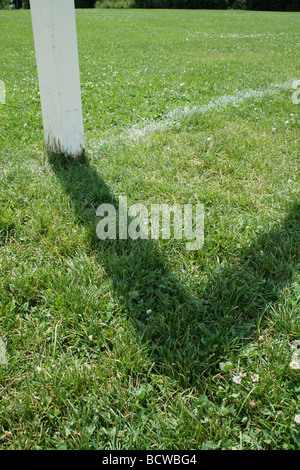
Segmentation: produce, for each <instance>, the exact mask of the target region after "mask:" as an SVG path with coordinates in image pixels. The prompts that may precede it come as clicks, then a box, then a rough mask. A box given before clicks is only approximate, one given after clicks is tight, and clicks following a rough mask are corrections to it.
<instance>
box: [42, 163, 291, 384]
mask: <svg viewBox="0 0 300 470" xmlns="http://www.w3.org/2000/svg"><path fill="white" fill-rule="evenodd" d="M50 163H51V165H52V168H53V171H54V173H55V175H56V177H57V178H58V180H59V181H60V183H61V185H62V187H63V189H64V191H65V193H66V194H67V195H68V196H69V197H70V199H71V201H72V203H73V205H74V209H75V212H76V214H77V217H78V223H82V224H84V225H85V226H86V227H88V229H89V230H90V247H91V249H92V250H93V252H94V254H95V257H96V259H97V260H98V261H99V263H101V265H102V266H103V267H104V268H105V270H106V273H107V274H108V275H109V276H110V278H111V280H112V282H113V285H114V289H115V294H116V297H117V299H118V302H119V304H120V305H121V307H122V309H123V311H124V312H125V313H126V315H127V316H128V318H129V319H130V321H131V322H132V323H133V324H134V326H135V328H136V331H137V334H138V338H139V340H140V342H141V343H142V344H145V343H146V344H147V348H148V351H149V355H150V357H151V360H153V362H154V363H155V368H156V370H157V371H159V372H160V373H164V374H167V375H169V376H171V377H173V378H176V379H177V380H179V381H180V382H181V383H182V384H184V385H185V386H193V385H195V384H196V383H197V382H198V381H199V380H200V378H201V377H202V376H203V375H204V374H206V373H208V372H209V371H214V372H215V371H216V369H215V368H216V367H217V365H218V364H219V362H220V361H221V360H222V359H224V358H228V355H229V357H230V354H231V352H232V350H233V349H234V348H236V347H240V346H241V345H242V344H244V343H245V342H247V341H248V340H249V339H250V338H251V336H252V338H253V334H254V333H255V332H257V325H258V324H260V322H263V321H264V314H265V312H266V309H267V307H268V305H269V304H274V303H276V301H278V300H279V299H280V298H281V299H282V295H283V291H284V289H285V288H288V286H289V284H290V283H291V282H292V280H293V273H294V271H295V269H296V266H297V264H298V263H299V239H300V230H299V227H300V224H299V221H300V206H299V204H295V205H293V206H292V207H291V208H290V210H289V213H288V215H287V217H286V219H285V220H284V221H283V222H282V223H281V224H280V225H279V226H278V227H277V228H274V229H272V230H271V231H270V232H268V233H260V234H259V235H258V237H257V239H256V241H255V242H254V243H253V244H252V245H251V246H249V247H247V248H246V249H241V250H240V252H239V256H238V257H237V258H235V260H234V261H233V262H232V264H231V265H228V266H226V265H223V266H220V267H219V268H218V269H217V270H214V271H212V272H211V273H210V274H209V276H208V279H207V281H206V283H205V284H202V286H201V287H200V285H199V291H198V292H197V298H196V297H195V296H192V295H190V294H189V293H188V290H187V289H186V288H185V287H184V286H183V285H182V284H181V283H180V282H179V281H178V280H177V279H176V277H175V276H174V275H173V274H172V272H171V270H170V268H169V267H168V261H167V259H166V257H165V256H164V254H163V253H162V251H161V249H160V246H159V243H157V242H155V241H151V240H138V241H132V240H126V241H123V240H106V241H105V242H103V241H100V240H99V239H98V238H97V235H96V224H97V220H96V208H97V207H98V206H99V205H100V204H103V203H110V204H113V205H114V206H115V207H116V208H118V201H116V200H115V198H114V196H113V195H112V193H111V191H110V189H109V187H108V186H107V184H106V183H105V182H104V181H103V179H102V178H101V176H100V175H99V173H98V172H97V171H96V170H95V169H94V168H93V167H91V166H90V164H89V163H88V162H87V161H85V162H83V163H81V164H79V163H68V164H67V165H62V164H61V163H59V162H58V161H54V160H52V161H51V160H50ZM204 249H205V247H204ZM195 259H196V260H197V254H196V255H195V258H194V262H195ZM298 330H299V325H298ZM298 334H299V331H298Z"/></svg>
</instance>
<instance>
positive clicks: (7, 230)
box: [0, 10, 300, 449]
mask: <svg viewBox="0 0 300 470" xmlns="http://www.w3.org/2000/svg"><path fill="white" fill-rule="evenodd" d="M76 14H77V31H78V41H79V55H80V68H81V83H82V100H83V109H84V125H85V134H86V146H87V162H86V163H85V164H81V165H78V164H74V165H68V166H66V167H64V166H61V165H59V164H58V163H57V162H53V161H50V160H49V159H48V158H47V157H46V154H45V148H44V140H43V129H42V117H41V110H40V102H39V93H38V81H37V73H36V66H35V56H34V48H33V37H32V30H31V22H30V12H28V11H8V12H3V11H1V12H0V23H1V25H0V27H1V33H0V34H1V36H0V38H1V42H0V44H1V64H0V80H3V81H4V82H5V85H6V104H5V105H0V106H1V107H0V113H1V114H0V117H1V120H0V145H1V157H0V158H1V159H0V265H1V280H0V312H1V313H0V314H1V317H0V337H1V338H2V340H3V341H4V343H5V345H6V355H7V357H8V363H7V364H6V365H5V364H2V365H0V390H1V400H2V401H1V408H0V439H1V441H0V442H1V445H2V448H4V449H35V448H39V449H55V448H61V449H63V448H67V449H116V448H120V449H201V448H212V449H232V448H235V449H282V448H284V449H298V448H299V445H300V441H299V439H300V437H299V430H300V427H299V425H297V423H296V422H295V416H297V415H299V413H300V408H299V399H298V398H299V370H297V369H292V368H291V367H290V362H291V357H292V352H293V351H292V348H291V343H292V341H294V340H296V339H300V338H299V337H300V330H299V327H300V322H299V109H300V108H299V105H295V104H293V103H292V99H291V96H292V93H293V90H292V89H289V88H288V86H285V87H283V88H280V87H279V88H277V89H276V88H272V86H274V85H279V84H287V83H289V82H291V83H292V81H293V80H294V79H297V78H299V75H300V72H299V47H298V45H299V15H298V14H294V13H290V14H289V13H287V14H279V13H258V12H252V13H249V12H233V11H230V12H213V11H209V12H208V11H180V12H179V11H151V10H150V11H137V10H124V11H110V10H95V11H83V10H82V11H77V12H76ZM249 90H252V91H253V90H254V91H255V90H261V91H263V90H264V93H262V94H261V96H256V95H253V94H252V95H251V94H250V95H249V97H248V98H247V96H248V95H247V92H249ZM266 90H267V92H266ZM268 90H269V91H268ZM239 93H242V94H244V95H245V96H246V98H245V99H243V100H237V101H236V102H235V101H234V100H232V99H231V100H229V102H228V105H224V106H223V105H222V106H221V107H218V106H215V107H213V106H212V107H211V108H210V109H208V110H207V112H205V113H204V112H199V107H200V106H205V105H207V104H209V103H213V102H214V100H218V99H221V100H224V97H226V96H231V97H232V96H240V95H239ZM195 107H196V108H197V107H198V108H197V109H198V111H197V110H196V111H193V112H192V111H189V110H193V109H194V110H195ZM184 109H185V110H186V112H185V113H183V112H182V110H184ZM174 112H177V115H176V116H177V118H176V119H175V120H174V121H172V122H171V121H170V115H174ZM172 113H173V114H172ZM136 129H139V130H142V132H141V134H140V136H139V138H136V137H137V133H136V132H135V131H136ZM145 129H148V130H147V132H145ZM120 195H126V196H127V198H128V204H133V203H137V202H142V203H143V204H145V205H146V206H150V205H151V204H152V203H162V202H164V203H168V204H172V203H179V204H185V203H188V202H190V203H196V202H199V203H201V204H204V207H205V244H204V247H203V250H200V251H197V252H188V251H187V250H186V249H185V243H184V242H183V241H176V240H172V239H171V240H170V241H166V240H164V241H163V240H159V241H158V242H155V241H151V240H148V241H144V242H142V241H137V242H134V241H130V240H128V241H119V240H116V241H106V242H105V243H104V242H100V240H98V239H97V237H96V224H97V219H96V208H97V206H98V205H99V204H101V203H103V202H111V203H113V204H115V205H116V206H117V202H118V197H119V196H120ZM220 363H221V364H222V363H223V365H221V367H220ZM224 364H227V366H226V367H225V369H224ZM235 377H239V378H241V383H240V384H239V383H236V382H239V379H235V380H233V379H234V378H235Z"/></svg>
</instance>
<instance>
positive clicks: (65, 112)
mask: <svg viewBox="0 0 300 470" xmlns="http://www.w3.org/2000/svg"><path fill="white" fill-rule="evenodd" d="M30 7H31V18H32V26H33V35H34V44H35V52H36V62H37V70H38V78H39V88H40V98H41V107H42V114H43V126H44V134H45V142H46V147H47V151H49V152H59V153H62V154H65V155H68V156H74V157H80V156H82V155H83V154H84V149H85V143H84V129H83V117H82V104H81V90H80V73H79V60H78V46H77V33H76V21H75V5H74V0H30Z"/></svg>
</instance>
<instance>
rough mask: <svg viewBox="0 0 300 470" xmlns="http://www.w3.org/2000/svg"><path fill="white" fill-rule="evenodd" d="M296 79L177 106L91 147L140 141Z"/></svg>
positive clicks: (289, 86)
mask: <svg viewBox="0 0 300 470" xmlns="http://www.w3.org/2000/svg"><path fill="white" fill-rule="evenodd" d="M293 82H294V80H288V81H286V82H282V83H278V84H276V85H270V86H268V87H267V88H262V89H259V90H253V89H249V90H244V91H239V92H238V93H236V94H234V95H227V94H226V95H223V96H221V97H219V98H214V99H212V100H211V101H209V102H208V103H207V104H203V105H196V106H193V107H189V106H186V107H184V108H175V109H173V110H172V111H170V112H168V113H167V114H166V115H165V117H164V118H163V119H162V120H160V121H151V120H147V121H144V122H142V123H138V124H134V125H133V126H132V127H130V128H129V129H127V130H125V131H123V132H121V133H120V134H119V135H118V136H114V137H110V138H108V139H103V140H99V141H97V140H96V139H94V140H92V141H91V142H90V145H91V147H92V148H93V149H94V150H95V149H97V148H101V147H103V146H106V145H109V144H114V143H116V142H119V141H128V140H129V141H138V140H139V139H141V138H144V137H146V136H147V135H151V134H153V133H155V132H162V131H165V130H166V129H168V128H170V127H172V126H174V125H176V124H177V125H178V124H180V123H181V122H182V121H183V120H184V118H186V117H192V116H195V115H196V116H204V115H205V114H207V113H208V112H209V111H212V110H219V109H224V108H226V107H227V106H230V105H233V106H238V105H240V104H242V103H243V102H244V101H246V100H248V99H251V98H259V99H260V98H263V97H265V96H268V95H274V94H276V93H277V92H279V91H280V90H291V89H292V84H293Z"/></svg>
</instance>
